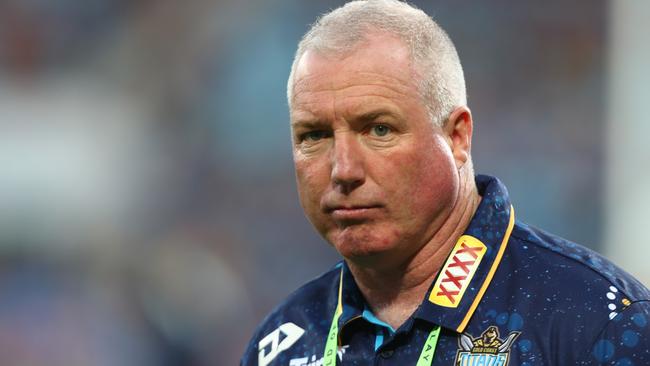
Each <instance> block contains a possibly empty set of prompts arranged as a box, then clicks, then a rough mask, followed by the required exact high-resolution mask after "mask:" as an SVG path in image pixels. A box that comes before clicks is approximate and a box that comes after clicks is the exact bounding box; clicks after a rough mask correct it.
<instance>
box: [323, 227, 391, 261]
mask: <svg viewBox="0 0 650 366" xmlns="http://www.w3.org/2000/svg"><path fill="white" fill-rule="evenodd" d="M389 236H390V235H388V234H387V233H382V232H381V231H374V230H372V229H370V228H364V227H356V226H349V227H346V228H344V229H338V230H336V231H335V232H334V233H332V234H331V235H328V241H329V242H330V243H331V244H332V245H333V246H334V248H335V249H336V251H337V252H339V254H341V256H343V257H344V258H346V259H350V260H355V261H356V260H363V259H371V258H373V257H377V256H380V255H381V254H385V253H387V252H390V251H391V250H392V249H394V248H395V247H396V246H397V243H396V240H392V238H389Z"/></svg>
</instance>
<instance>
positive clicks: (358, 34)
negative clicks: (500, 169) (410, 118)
mask: <svg viewBox="0 0 650 366" xmlns="http://www.w3.org/2000/svg"><path fill="white" fill-rule="evenodd" d="M372 31H384V32H388V33H390V34H393V35H395V36H397V37H398V38H399V39H400V40H401V41H402V42H404V44H405V45H406V46H407V47H408V49H409V51H410V54H411V58H412V61H413V64H414V66H415V69H416V70H417V72H418V75H419V79H420V80H419V82H418V87H419V89H420V94H421V95H422V98H423V101H424V103H425V105H426V107H427V110H428V112H429V116H430V118H431V121H432V122H433V123H434V124H437V125H442V124H443V123H444V121H445V120H446V119H447V118H448V116H449V114H450V113H451V112H452V111H453V110H454V109H455V108H456V107H458V106H461V105H465V104H467V96H466V91H465V77H464V76H463V68H462V66H461V64H460V59H459V58H458V53H457V52H456V48H455V47H454V44H453V43H452V42H451V40H450V39H449V36H448V35H447V33H446V32H445V31H444V30H443V29H442V28H440V26H439V25H438V24H437V23H436V22H435V21H433V19H431V17H429V16H428V15H427V14H426V13H424V12H423V11H422V10H420V9H418V8H417V7H415V6H412V5H410V4H407V3H405V2H401V1H397V0H356V1H351V2H349V3H347V4H345V5H344V6H342V7H340V8H338V9H335V10H333V11H331V12H329V13H327V14H324V15H323V16H321V17H320V18H319V19H318V20H317V21H316V22H315V23H314V24H313V25H312V26H311V29H309V31H308V32H307V33H306V34H305V35H304V36H303V37H302V40H301V41H300V43H299V44H298V50H297V51H296V55H295V57H294V59H293V64H292V65H291V73H290V74H289V80H288V83H287V99H288V103H289V107H291V102H292V97H293V87H294V85H293V84H294V82H293V78H294V74H295V72H296V68H297V65H298V62H299V61H300V59H301V58H302V56H303V54H304V53H305V52H306V51H307V50H314V51H317V52H319V53H321V54H333V55H343V54H345V53H347V52H351V51H353V50H354V47H355V46H357V45H358V44H359V43H360V42H362V41H364V40H365V37H366V35H367V34H368V33H370V32H372ZM416 70H414V71H416Z"/></svg>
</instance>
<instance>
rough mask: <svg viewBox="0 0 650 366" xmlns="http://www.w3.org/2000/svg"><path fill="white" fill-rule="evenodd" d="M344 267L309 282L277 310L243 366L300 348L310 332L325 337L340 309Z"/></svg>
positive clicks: (254, 339)
mask: <svg viewBox="0 0 650 366" xmlns="http://www.w3.org/2000/svg"><path fill="white" fill-rule="evenodd" d="M340 266H341V264H340V263H339V264H337V265H336V266H334V267H332V268H331V269H330V270H328V271H327V272H325V273H323V274H322V275H320V276H319V277H317V278H315V279H313V280H311V281H309V282H307V283H306V284H305V285H303V286H301V287H300V288H298V289H297V290H295V291H294V292H293V293H291V294H290V295H289V296H288V297H287V298H286V299H285V300H284V301H283V302H282V303H280V304H279V305H278V306H277V307H275V308H274V309H273V310H272V311H271V312H270V313H269V315H267V316H266V318H264V320H262V322H261V323H260V324H259V326H258V327H257V329H256V330H255V332H254V333H253V336H252V337H251V340H250V341H249V343H248V346H247V347H246V351H245V352H244V356H243V357H242V362H241V364H242V365H257V364H258V357H259V359H260V360H262V359H268V360H269V361H270V360H272V359H275V358H276V357H277V356H278V355H279V354H280V353H281V352H282V351H284V350H286V349H288V348H290V347H296V346H297V345H299V343H300V341H301V338H302V337H303V335H304V334H305V333H306V332H309V334H310V335H316V334H319V333H323V334H325V333H326V332H327V330H328V326H329V324H330V322H331V320H332V319H331V316H332V314H333V310H332V309H334V307H335V306H336V298H335V294H336V293H337V288H338V287H337V286H338V276H339V274H340V272H341V269H340Z"/></svg>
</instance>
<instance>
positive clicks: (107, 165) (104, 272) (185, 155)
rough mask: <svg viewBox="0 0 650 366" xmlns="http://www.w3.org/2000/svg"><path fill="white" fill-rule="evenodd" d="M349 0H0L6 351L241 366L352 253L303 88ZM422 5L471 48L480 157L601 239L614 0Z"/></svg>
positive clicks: (140, 364)
mask: <svg viewBox="0 0 650 366" xmlns="http://www.w3.org/2000/svg"><path fill="white" fill-rule="evenodd" d="M343 3H344V1H318V2H316V1H297V0H293V1H291V0H281V1H261V0H243V1H237V2H235V1H218V0H217V1H207V0H189V1H172V0H138V1H135V0H131V1H127V0H86V1H73V0H58V1H46V0H3V1H2V2H0V360H2V361H1V363H2V365H5V366H12V365H48V366H59V365H61V366H76V365H97V366H103V365H120V366H129V365H134V366H135V365H137V366H148V365H163V366H167V365H169V366H180V365H184V366H185V365H187V366H203V365H233V364H236V363H237V362H238V359H239V356H240V355H241V352H242V351H243V347H244V345H245V344H246V342H247V340H248V337H249V336H250V335H251V333H252V331H253V328H254V327H255V325H256V324H257V323H258V322H259V321H260V320H261V319H262V317H263V316H264V315H265V314H266V313H268V311H269V310H270V309H271V308H272V307H273V306H274V305H275V304H277V303H278V302H279V301H280V300H281V299H282V298H284V297H285V296H286V295H287V294H288V293H289V292H290V291H291V290H293V289H295V288H296V287H298V286H299V285H300V284H302V283H304V282H305V281H306V280H308V279H310V278H312V277H314V276H316V275H317V274H319V273H321V272H322V271H324V270H326V269H327V268H328V267H330V266H331V265H332V264H333V263H335V262H336V261H337V260H338V257H337V255H336V253H335V252H334V251H333V250H332V249H331V248H330V247H329V246H328V245H327V244H326V243H325V242H323V240H321V239H320V238H319V237H318V236H317V234H316V233H315V232H314V231H313V230H312V228H311V226H310V225H309V223H308V221H307V220H306V219H305V218H304V216H303V214H302V211H301V209H300V206H299V203H298V199H297V195H296V193H295V182H294V173H293V166H292V160H291V149H290V135H289V126H288V112H287V103H286V98H285V95H286V94H285V86H286V79H287V76H288V73H289V68H290V65H291V61H292V58H293V53H294V51H295V47H296V45H297V42H298V40H299V39H300V37H301V35H302V34H303V33H304V32H305V31H306V30H307V29H308V26H309V24H310V23H311V22H313V21H314V20H315V19H316V17H317V16H318V15H319V14H322V13H323V12H325V11H327V10H329V9H332V8H335V7H337V6H339V5H341V4H343ZM413 3H414V4H416V5H418V6H419V7H421V8H422V9H423V10H425V11H426V12H427V13H429V14H431V15H432V16H433V17H434V19H436V20H437V21H438V22H439V23H440V24H441V25H442V26H443V28H445V29H446V30H447V31H448V33H449V34H450V36H451V38H452V39H453V40H454V42H455V43H456V45H457V48H458V51H459V54H460V57H461V61H462V62H463V65H464V68H465V72H466V79H467V87H468V93H469V105H470V107H471V108H472V110H473V114H474V118H475V137H474V146H473V156H474V162H475V167H476V170H477V171H478V172H481V173H488V174H492V175H496V176H498V177H500V178H501V180H503V181H504V182H505V183H506V185H507V186H508V187H509V190H510V193H511V198H512V200H513V203H514V205H515V208H516V210H517V213H518V217H519V218H520V219H523V220H525V221H528V222H530V223H533V224H534V225H536V226H540V227H542V228H545V229H548V230H550V231H552V232H554V233H556V234H559V235H562V236H564V237H567V238H569V239H571V240H574V241H576V242H579V243H582V244H584V245H586V246H589V247H591V248H593V249H596V250H599V251H602V250H603V249H604V245H605V244H604V240H603V235H604V229H603V227H604V225H605V224H606V223H605V219H604V217H605V215H604V211H605V199H604V195H605V193H604V190H605V187H604V182H605V179H604V175H605V173H606V169H605V160H606V159H605V153H606V151H605V149H604V146H605V131H606V113H607V111H606V100H605V99H606V96H607V85H608V83H607V80H608V79H607V59H608V56H607V55H608V48H609V47H610V46H611V45H610V43H609V37H608V34H609V33H608V32H609V30H610V21H609V17H610V6H609V3H608V2H606V1H593V0H576V1H572V2H565V1H560V0H553V1H545V2H517V1H502V0H499V1H495V2H489V3H487V2H483V1H479V0H472V1H462V2H456V1H413Z"/></svg>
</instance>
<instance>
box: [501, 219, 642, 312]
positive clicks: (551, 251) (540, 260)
mask: <svg viewBox="0 0 650 366" xmlns="http://www.w3.org/2000/svg"><path fill="white" fill-rule="evenodd" d="M512 238H513V239H514V240H513V241H512V243H511V244H513V245H512V246H511V248H510V252H511V253H512V254H513V255H515V256H519V257H520V258H519V259H521V260H523V261H524V262H525V263H526V265H528V266H529V267H532V268H534V269H535V270H537V272H538V273H539V274H542V275H546V277H547V278H548V279H549V280H550V281H553V282H555V284H556V285H557V288H556V289H555V290H556V291H561V290H562V289H564V290H566V291H570V292H572V293H581V292H582V291H586V292H589V293H592V296H597V297H599V298H600V299H602V300H603V301H605V302H608V303H610V302H612V301H613V300H614V299H611V297H612V295H614V297H615V299H617V300H618V301H619V302H622V304H621V305H623V306H627V305H626V304H628V305H629V304H630V303H632V302H636V301H644V300H649V299H650V291H648V289H647V288H646V287H645V286H644V285H643V284H641V283H640V282H639V281H638V280H637V279H635V278H634V277H633V276H632V275H630V274H629V273H627V272H626V271H625V270H623V269H621V268H620V267H618V266H617V265H615V264H614V263H612V262H611V261H610V260H608V259H606V258H605V257H603V256H602V255H600V254H598V253H596V252H595V251H593V250H590V249H588V248H586V247H584V246H582V245H579V244H576V243H573V242H571V241H569V240H566V239H563V238H561V237H559V236H556V235H553V234H550V233H548V232H546V231H544V230H541V229H538V228H535V227H532V226H529V225H527V224H525V223H521V222H517V224H516V225H515V227H514V229H513V232H512ZM608 307H609V308H611V306H608ZM617 308H620V306H617ZM610 310H612V309H610ZM614 310H615V309H614ZM614 315H615V314H612V315H611V316H614Z"/></svg>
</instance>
